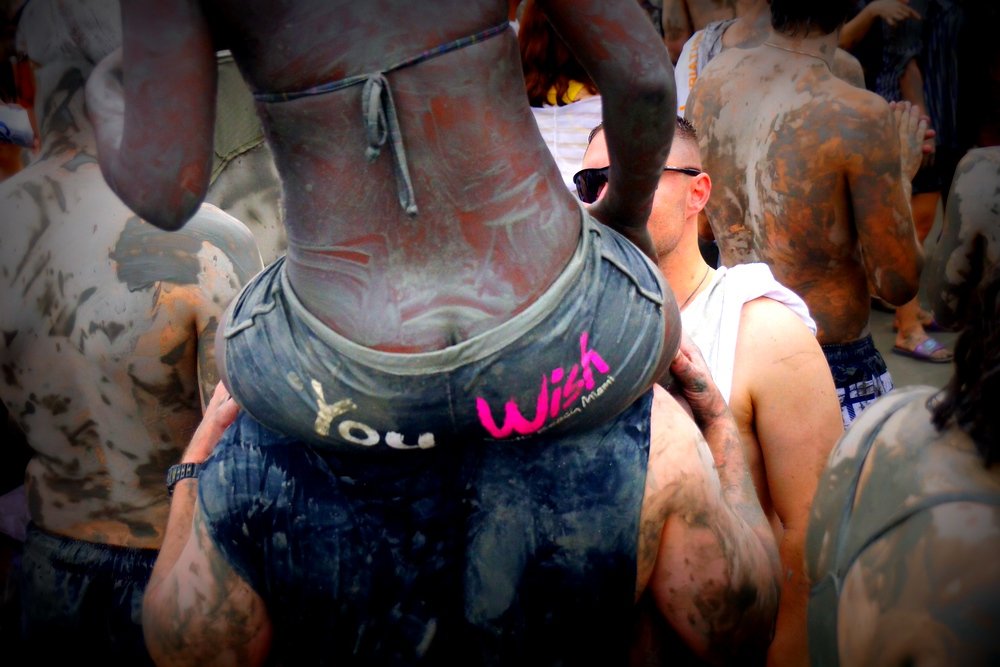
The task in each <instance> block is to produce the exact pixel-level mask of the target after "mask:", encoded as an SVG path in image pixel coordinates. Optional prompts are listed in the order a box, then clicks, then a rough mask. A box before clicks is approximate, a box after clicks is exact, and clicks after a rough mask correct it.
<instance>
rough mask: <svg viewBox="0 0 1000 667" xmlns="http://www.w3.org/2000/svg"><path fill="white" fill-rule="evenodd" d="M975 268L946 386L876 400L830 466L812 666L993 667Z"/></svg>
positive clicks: (986, 440)
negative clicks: (964, 321)
mask: <svg viewBox="0 0 1000 667" xmlns="http://www.w3.org/2000/svg"><path fill="white" fill-rule="evenodd" d="M995 184H996V180H995V179H994V180H993V185H994V186H995ZM983 271H984V272H983V274H982V280H981V281H979V280H977V281H976V283H975V284H974V285H972V286H971V288H972V289H971V291H972V292H974V293H975V295H976V296H975V298H973V299H972V300H970V308H969V311H968V313H967V315H968V316H969V319H968V323H967V326H966V328H965V329H964V331H963V332H962V333H961V334H960V335H959V337H958V339H957V341H956V344H955V352H956V354H955V365H954V368H955V373H954V375H953V377H952V379H951V380H950V381H949V383H948V384H947V386H945V387H944V389H943V390H938V389H936V388H933V387H922V386H918V387H908V388H906V389H905V390H901V391H898V392H894V393H893V394H892V395H890V396H886V397H883V398H882V399H880V400H879V401H878V402H876V403H875V404H874V405H872V406H871V407H870V408H869V409H868V410H866V411H865V413H864V414H863V415H862V416H861V418H860V419H859V420H858V421H857V422H855V424H854V425H853V426H852V427H851V429H850V430H849V431H848V432H847V435H846V436H845V437H844V438H843V440H841V441H840V443H839V444H838V445H837V447H836V449H835V450H834V452H833V454H832V456H831V457H830V465H829V468H828V469H827V470H826V472H825V473H824V475H823V478H822V480H821V481H820V485H819V489H818V490H817V493H816V500H815V503H814V505H813V510H812V517H811V520H810V523H809V534H808V541H807V545H806V546H807V567H808V570H809V572H810V574H811V578H812V580H813V581H815V582H817V583H816V586H815V587H814V589H813V591H812V594H811V597H810V602H809V652H810V656H811V658H812V664H813V665H904V664H911V665H912V664H918V665H993V664H996V662H997V656H998V655H1000V566H998V564H997V558H996V555H997V553H1000V466H998V465H997V462H998V461H1000V412H998V411H997V405H998V402H1000V393H998V383H997V378H998V377H1000V330H998V324H1000V264H997V263H995V260H994V261H993V263H992V265H990V263H987V265H986V266H984V267H983Z"/></svg>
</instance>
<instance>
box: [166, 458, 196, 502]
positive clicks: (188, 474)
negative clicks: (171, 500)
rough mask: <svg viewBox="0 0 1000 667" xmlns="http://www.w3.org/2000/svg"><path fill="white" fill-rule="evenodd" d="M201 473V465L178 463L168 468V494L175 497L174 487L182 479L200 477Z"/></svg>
mask: <svg viewBox="0 0 1000 667" xmlns="http://www.w3.org/2000/svg"><path fill="white" fill-rule="evenodd" d="M199 472H201V464H200V463H178V464H177V465H172V466H170V467H169V468H167V494H168V495H171V496H172V495H174V487H175V486H177V482H179V481H181V480H182V479H190V478H192V477H195V478H196V477H198V473H199Z"/></svg>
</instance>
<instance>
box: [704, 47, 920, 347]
mask: <svg viewBox="0 0 1000 667" xmlns="http://www.w3.org/2000/svg"><path fill="white" fill-rule="evenodd" d="M767 42H770V43H771V44H775V45H777V46H774V45H771V44H769V43H764V44H762V45H761V46H758V47H756V48H753V49H748V50H740V49H731V50H728V51H724V52H723V53H722V54H720V55H719V56H717V57H716V58H715V59H714V60H713V61H712V62H711V63H709V65H708V67H706V68H705V70H704V71H703V72H702V74H701V76H700V78H699V79H698V84H697V85H696V86H695V88H694V90H692V94H691V96H690V97H689V98H688V104H687V110H686V114H687V117H688V118H689V119H691V120H692V121H693V122H694V123H695V124H696V126H698V127H699V130H700V131H701V142H700V143H701V147H702V155H703V158H704V164H705V169H706V171H708V172H709V173H711V174H712V177H713V182H714V183H715V191H714V192H713V196H712V198H711V199H710V200H709V202H708V206H707V207H706V211H707V215H708V218H709V222H710V224H711V227H712V231H713V233H714V235H715V238H716V240H717V241H718V244H719V249H720V252H721V257H722V263H723V264H725V265H733V264H738V263H744V262H755V261H762V262H765V263H767V264H768V265H769V266H770V267H771V269H772V271H773V273H774V276H775V278H777V279H778V281H779V282H781V283H783V284H784V285H786V286H787V287H789V288H791V289H792V290H793V291H795V292H797V293H798V294H799V295H800V296H801V297H802V298H803V299H804V300H805V301H806V303H807V304H808V305H809V309H810V313H811V314H812V316H813V318H814V319H815V320H816V323H817V325H818V327H819V333H818V338H819V341H820V342H821V343H823V344H827V343H843V342H848V341H854V340H856V339H858V338H860V337H861V336H862V335H864V332H865V329H866V327H867V325H868V317H869V314H870V313H869V311H870V301H869V287H868V285H869V281H870V282H871V284H872V286H873V289H874V290H875V292H876V294H878V295H879V296H881V297H882V298H883V299H885V300H886V301H888V302H890V303H905V302H906V301H907V300H908V299H909V298H910V297H911V296H912V295H913V294H914V293H915V290H916V288H917V280H918V276H919V272H920V268H921V261H922V256H921V252H920V249H919V246H918V244H917V241H916V235H915V234H914V231H913V221H912V217H911V214H910V208H909V179H908V177H906V176H905V175H904V174H903V171H902V168H901V146H902V153H903V155H904V157H906V156H912V155H913V154H914V152H915V151H916V155H917V156H918V159H919V140H918V139H917V137H918V135H919V137H920V139H922V136H923V130H922V129H921V128H919V127H916V126H911V125H909V124H908V125H906V128H905V130H906V131H905V132H901V131H900V130H898V129H897V123H896V122H895V120H894V114H893V112H892V111H891V110H890V109H889V107H888V105H887V104H886V103H885V102H884V101H883V100H882V99H881V98H879V97H878V96H877V95H875V94H873V93H870V92H868V91H866V90H863V89H860V88H857V87H854V86H852V85H850V84H849V83H846V82H844V81H842V80H840V79H838V78H836V77H835V76H834V75H833V73H832V72H831V70H830V64H831V63H832V57H833V53H834V52H835V49H836V34H835V33H831V34H830V35H827V36H825V37H820V38H810V39H805V40H803V39H792V38H789V37H785V36H783V35H778V34H776V33H774V32H773V31H772V33H771V34H770V36H769V37H768V40H767ZM806 42H808V45H807V46H808V48H806V47H805V46H803V43H806ZM802 51H805V52H806V53H801V52H802ZM896 115H897V116H899V115H900V112H897V113H896ZM909 121H910V118H909V117H907V118H906V122H907V123H909ZM909 160H910V161H909V162H908V164H911V165H912V164H913V163H912V157H910V158H909Z"/></svg>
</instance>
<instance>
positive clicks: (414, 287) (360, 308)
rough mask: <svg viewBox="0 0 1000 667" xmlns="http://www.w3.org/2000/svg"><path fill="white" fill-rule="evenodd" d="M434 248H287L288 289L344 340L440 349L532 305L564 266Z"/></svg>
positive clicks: (394, 347)
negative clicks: (526, 263) (380, 250)
mask: <svg viewBox="0 0 1000 667" xmlns="http://www.w3.org/2000/svg"><path fill="white" fill-rule="evenodd" d="M574 247H575V243H574V245H573V246H572V247H571V248H570V250H569V253H568V254H567V256H566V257H564V258H563V259H561V260H559V259H556V257H558V254H557V253H556V252H555V251H553V253H552V255H550V257H552V260H551V261H550V262H547V263H546V264H545V265H544V266H538V265H535V266H531V267H526V266H524V264H523V262H522V261H520V260H518V259H515V258H503V257H497V256H495V255H494V256H489V255H487V256H477V255H476V254H475V253H468V254H465V255H463V256H457V255H456V254H452V253H447V252H436V249H435V248H413V247H408V248H400V249H398V251H397V252H393V253H386V254H382V255H374V254H371V253H367V252H365V251H363V250H358V249H344V248H339V249H333V248H330V249H320V248H302V247H291V246H290V247H289V250H288V254H287V256H286V272H287V279H288V284H289V286H290V287H291V289H292V290H293V291H294V293H295V295H296V297H298V299H299V301H301V303H302V305H303V307H304V308H305V309H306V310H307V311H309V312H310V313H311V314H312V315H313V316H315V317H316V318H317V319H318V320H319V321H320V322H321V323H323V324H324V325H326V326H327V327H329V328H330V329H332V330H333V331H335V332H337V333H339V334H340V335H342V336H344V337H345V338H347V339H348V340H351V341H353V342H355V343H358V344H361V345H364V346H365V347H370V348H374V349H380V350H383V351H391V352H410V353H413V352H428V351H433V350H439V349H443V348H446V347H448V346H451V345H455V344H457V343H459V342H462V341H464V340H467V339H469V338H472V337H474V336H476V335H479V334H481V333H484V332H486V331H490V330H492V329H494V328H496V327H497V326H499V325H501V324H503V323H505V322H507V321H508V320H510V319H511V318H513V317H514V316H516V315H517V314H518V313H521V312H522V311H524V310H525V309H526V308H528V307H529V306H530V305H531V304H533V303H534V302H535V301H537V300H538V298H539V297H540V296H541V295H543V294H544V293H545V292H546V291H547V290H548V289H549V287H550V286H551V285H552V284H553V283H554V282H555V281H556V279H557V278H558V277H559V276H560V275H561V274H562V272H563V270H564V269H565V268H566V265H567V263H568V262H569V258H570V256H571V255H572V250H573V248H574Z"/></svg>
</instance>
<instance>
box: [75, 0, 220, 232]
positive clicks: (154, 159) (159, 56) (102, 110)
mask: <svg viewBox="0 0 1000 667" xmlns="http://www.w3.org/2000/svg"><path fill="white" fill-rule="evenodd" d="M122 34H123V38H124V42H123V47H122V49H123V51H122V52H120V53H119V54H118V55H117V57H116V58H115V57H114V54H112V56H109V58H112V59H111V60H106V61H104V62H103V63H102V64H101V66H100V67H99V68H97V69H95V74H96V75H97V76H95V77H92V80H91V81H89V82H88V85H87V106H88V111H89V113H90V116H91V120H92V122H93V123H94V125H95V127H96V129H97V140H98V158H99V160H100V163H101V171H102V172H103V174H104V178H105V180H107V182H108V185H109V186H111V189H112V190H114V191H115V192H116V193H117V194H118V196H119V197H120V198H121V199H122V201H123V202H125V204H126V205H128V207H129V208H131V209H132V210H133V211H135V212H136V213H138V214H139V216H140V217H142V218H143V219H145V220H147V221H149V222H151V223H152V224H154V225H156V226H157V227H160V228H162V229H167V230H173V229H178V228H180V227H181V226H182V225H183V224H184V223H185V222H187V220H188V219H189V218H190V217H191V216H192V215H193V214H194V212H195V211H196V210H197V208H198V205H199V204H201V202H202V200H203V199H204V197H205V193H206V191H207V190H208V181H209V176H210V174H211V167H212V145H213V144H212V137H213V127H214V122H215V83H216V65H215V48H214V46H213V44H212V38H211V35H210V34H209V30H208V26H207V24H206V22H205V18H204V17H203V16H202V14H201V10H200V6H199V3H198V2H195V1H194V0H133V1H130V2H124V3H122Z"/></svg>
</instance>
